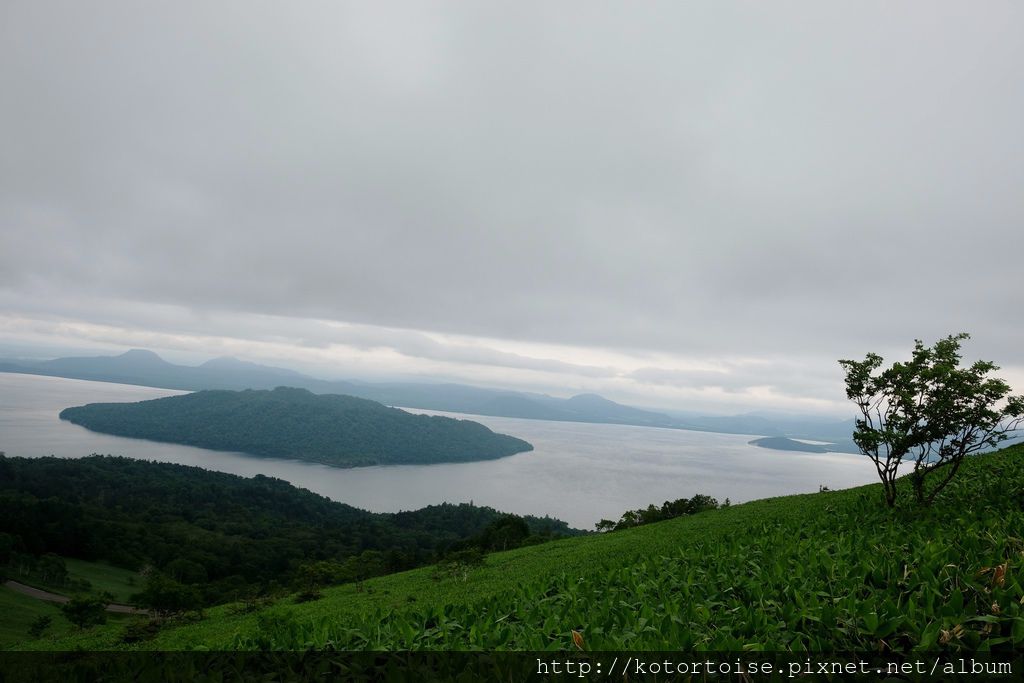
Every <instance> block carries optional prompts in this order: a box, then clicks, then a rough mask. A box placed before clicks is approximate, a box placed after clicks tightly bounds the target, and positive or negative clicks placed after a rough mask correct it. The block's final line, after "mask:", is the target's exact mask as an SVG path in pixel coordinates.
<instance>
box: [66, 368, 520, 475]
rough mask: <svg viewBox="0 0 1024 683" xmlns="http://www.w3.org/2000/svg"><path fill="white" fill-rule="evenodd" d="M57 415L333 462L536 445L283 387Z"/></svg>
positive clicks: (463, 424)
mask: <svg viewBox="0 0 1024 683" xmlns="http://www.w3.org/2000/svg"><path fill="white" fill-rule="evenodd" d="M60 417H61V419H62V420H68V421H70V422H74V423H75V424H79V425H82V426H83V427H87V428H89V429H92V430H93V431H97V432H103V433H106V434H117V435H118V436H130V437H136V438H142V439H150V440H153V441H167V442H171V443H180V444H187V445H190V446H199V447H202V448H209V449H214V450H227V451H241V452H243V453H250V454H252V455H262V456H271V457H278V458H295V459H297V460H308V461H313V462H320V463H323V464H325V465H333V466H336V467H359V466H364V465H388V464H403V463H404V464H428V463H437V462H468V461H474V460H489V459H494V458H501V457H504V456H507V455H512V454H514V453H520V452H523V451H529V450H532V449H533V447H532V446H531V445H530V444H528V443H527V442H525V441H523V440H521V439H517V438H515V437H512V436H507V435H504V434H495V433H494V432H492V431H491V430H490V429H488V428H487V427H485V426H483V425H482V424H479V423H477V422H471V421H469V420H456V419H452V418H449V417H439V416H429V415H413V414H410V413H407V412H405V411H403V410H399V409H397V408H388V407H386V406H384V405H381V404H380V403H376V402H374V401H368V400H366V399H361V398H355V397H353V396H341V395H337V394H327V395H317V394H313V393H311V392H309V391H306V390H305V389H292V388H286V387H278V388H277V389H274V390H273V391H254V390H246V391H198V392H195V393H192V394H185V395H183V396H170V397H167V398H160V399H155V400H151V401H141V402H138V403H91V404H89V405H86V406H79V407H76V408H67V409H66V410H63V411H62V412H61V413H60Z"/></svg>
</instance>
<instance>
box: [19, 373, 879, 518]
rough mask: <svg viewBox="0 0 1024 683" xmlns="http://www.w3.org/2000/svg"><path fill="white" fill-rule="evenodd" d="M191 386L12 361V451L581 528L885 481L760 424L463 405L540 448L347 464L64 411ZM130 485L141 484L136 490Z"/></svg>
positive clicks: (861, 465)
mask: <svg viewBox="0 0 1024 683" xmlns="http://www.w3.org/2000/svg"><path fill="white" fill-rule="evenodd" d="M179 393H182V392H178V391H171V390H167V389H153V388H149V387H136V386H128V385H122V384H110V383H104V382H87V381H82V380H73V379H62V378H55V377H41V376H34V375H19V374H11V373H0V451H5V452H6V453H7V454H8V455H11V456H25V457H38V456H45V455H57V456H60V457H70V458H75V457H82V456H85V455H89V454H91V453H104V454H107V453H109V454H112V455H125V456H129V457H132V458H140V459H144V460H158V461H162V462H174V463H180V464H184V465H198V466H200V467H204V468H207V469H211V470H219V471H221V472H230V473H232V474H239V475H243V476H253V475H255V474H265V475H268V476H272V477H278V478H281V479H284V480H286V481H289V482H291V483H292V484H294V485H296V486H301V487H303V488H307V489H309V490H311V491H315V492H317V493H320V494H322V495H324V496H327V497H329V498H331V499H333V500H336V501H340V502H343V503H348V504H349V505H354V506H356V507H359V508H363V509H367V510H373V511H375V512H396V511H398V510H410V509H415V508H420V507H423V506H426V505H431V504H434V503H441V502H443V501H448V502H452V503H458V502H469V501H470V500H472V501H473V502H475V503H476V504H478V505H489V506H491V507H494V508H497V509H499V510H503V511H507V512H515V513H519V514H533V515H545V514H548V515H551V516H553V517H558V518H560V519H564V520H566V521H567V522H569V523H570V524H571V525H573V526H576V527H579V528H593V525H594V523H595V522H596V521H598V520H599V519H601V518H607V519H618V517H619V516H620V515H621V514H622V513H623V512H624V511H625V510H627V509H632V508H638V507H646V506H647V505H648V504H649V503H655V504H657V505H660V504H661V503H662V502H664V501H666V500H675V499H677V498H683V497H687V498H689V497H691V496H693V495H694V494H696V493H704V494H708V495H711V496H714V497H715V498H718V499H719V500H720V501H721V500H724V499H725V498H726V497H728V498H730V499H732V501H733V502H734V503H735V502H742V501H746V500H752V499H756V498H768V497H771V496H779V495H785V494H790V493H808V492H814V491H817V490H818V487H819V485H822V484H823V485H825V486H828V487H829V488H833V489H836V488H845V487H849V486H855V485H859V484H866V483H870V482H873V481H875V477H876V475H875V472H874V468H873V467H872V465H871V462H870V461H869V460H868V459H866V458H863V457H859V456H854V455H843V454H837V453H828V454H814V453H797V452H790V451H775V450H769V449H766V448H760V447H757V446H751V445H749V444H748V443H747V441H749V440H750V439H751V438H754V437H751V436H741V435H735V434H713V433H707V432H692V431H685V430H676V429H658V428H652V427H630V426H624V425H603V424H584V423H577V422H546V421H540V420H522V419H517V418H503V417H486V416H476V415H459V414H456V413H437V412H434V411H420V410H417V411H414V412H424V413H430V414H438V415H452V416H453V417H463V418H468V419H473V420H476V421H477V422H481V423H483V424H485V425H487V426H488V427H490V428H491V429H493V430H495V431H498V432H502V433H505V434H511V435H513V436H517V437H520V438H522V439H526V440H527V441H529V442H530V443H532V444H533V445H534V450H533V451H531V452H529V453H521V454H519V455H513V456H511V457H507V458H501V459H499V460H488V461H483V462H474V463H456V464H443V465H398V466H388V467H363V468H356V469H338V468H333V467H327V466H325V465H317V464H309V463H302V462H297V461H294V460H284V459H276V458H257V457H252V456H247V455H242V454H240V453H226V452H221V451H210V450H206V449H202V448H192V447H189V446H178V445H174V444H164V443H156V442H152V441H143V440H140V439H127V438H122V437H117V436H107V435H105V434H97V433H95V432H90V431H89V430H87V429H85V428H84V427H79V426H77V425H73V424H71V423H69V422H63V421H61V420H60V419H58V417H57V414H58V413H59V412H60V411H61V410H63V409H64V408H67V407H69V406H75V405H82V404H84V403H95V402H109V401H141V400H145V399H150V398H159V397H161V396H171V395H174V394H179ZM125 495H131V492H130V491H126V492H125Z"/></svg>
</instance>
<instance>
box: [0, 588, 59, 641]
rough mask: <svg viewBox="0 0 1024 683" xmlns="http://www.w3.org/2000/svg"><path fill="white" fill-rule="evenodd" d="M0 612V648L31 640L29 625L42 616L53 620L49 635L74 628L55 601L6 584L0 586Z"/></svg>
mask: <svg viewBox="0 0 1024 683" xmlns="http://www.w3.org/2000/svg"><path fill="white" fill-rule="evenodd" d="M0 614H3V618H2V619H0V648H9V647H11V646H13V645H15V644H16V643H18V642H20V641H23V640H30V637H29V635H28V629H29V626H31V625H32V622H34V621H35V620H36V619H38V618H39V617H42V616H48V617H50V618H51V619H52V620H53V622H52V624H51V625H50V628H49V630H48V631H47V633H48V634H49V635H64V634H66V633H67V632H68V631H70V630H71V629H72V628H74V627H73V626H72V625H71V622H69V621H68V620H67V619H65V618H64V615H63V614H61V611H60V608H59V607H57V605H55V604H54V603H52V602H44V601H42V600H36V599H35V598H30V597H29V596H27V595H22V594H21V593H18V592H16V591H13V590H11V589H10V588H8V587H6V586H0Z"/></svg>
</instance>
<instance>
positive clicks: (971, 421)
mask: <svg viewBox="0 0 1024 683" xmlns="http://www.w3.org/2000/svg"><path fill="white" fill-rule="evenodd" d="M969 338H970V335H968V334H966V333H961V334H958V335H951V336H949V337H946V338H945V339H941V340H939V341H938V342H936V343H935V344H934V345H933V346H931V347H926V346H925V345H924V344H923V343H922V342H921V341H920V340H917V341H916V342H915V343H914V351H913V354H912V356H911V360H910V361H908V362H905V363H902V362H897V363H893V364H892V366H890V367H889V368H886V369H884V370H881V371H879V369H880V368H881V367H882V363H883V359H882V357H881V356H879V355H878V354H875V353H869V354H868V355H867V356H866V357H865V359H864V360H863V361H853V360H841V361H839V364H840V365H841V366H842V367H843V369H844V370H845V371H846V395H847V398H849V399H850V400H852V401H853V402H855V403H856V404H857V407H858V408H859V409H860V412H861V417H860V418H858V420H857V426H856V429H855V431H854V434H853V439H854V442H855V443H856V444H857V446H858V447H859V448H860V449H861V451H862V452H863V453H864V454H866V455H868V456H869V457H870V458H871V460H872V461H873V462H874V464H875V468H876V470H877V471H878V476H879V479H880V480H881V481H882V487H883V493H884V496H885V501H886V503H887V504H888V505H889V506H890V507H891V506H893V505H894V504H895V502H896V494H897V487H896V484H895V482H896V478H897V476H898V474H899V468H900V466H901V465H902V464H903V463H904V462H905V461H911V462H913V465H914V469H913V474H912V476H911V481H912V483H913V490H914V494H915V497H916V498H917V500H918V502H919V503H925V504H930V503H932V502H933V501H934V500H935V498H936V496H938V494H939V492H940V491H942V489H943V488H944V487H945V486H946V485H947V484H948V483H949V482H950V481H951V480H952V478H953V477H954V476H955V475H956V473H957V470H958V469H959V468H960V465H961V463H962V462H963V460H964V458H965V457H967V456H969V455H971V454H973V453H977V452H979V451H983V450H989V449H992V448H995V447H996V446H998V445H999V444H1000V443H1001V442H1002V441H1004V440H1005V439H1006V438H1007V433H1008V432H1010V431H1013V430H1014V429H1015V428H1016V427H1017V426H1018V425H1020V424H1021V423H1022V421H1024V396H1008V395H1009V393H1010V385H1009V384H1007V383H1006V382H1005V381H1003V380H1001V379H998V378H992V377H989V376H988V375H989V373H991V372H993V371H995V370H998V369H999V368H998V366H996V365H995V364H994V363H992V362H991V361H977V362H975V363H974V364H972V365H970V366H969V367H961V366H960V361H961V358H962V356H961V354H960V344H961V342H962V341H964V340H965V339H969ZM933 473H936V474H937V475H938V476H936V477H935V479H936V482H935V483H934V484H933V485H931V486H929V485H928V480H929V475H931V474H933Z"/></svg>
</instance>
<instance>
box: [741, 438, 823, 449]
mask: <svg viewBox="0 0 1024 683" xmlns="http://www.w3.org/2000/svg"><path fill="white" fill-rule="evenodd" d="M747 443H749V444H750V445H752V446H760V447H761V448H772V449H774V450H778V451H799V452H801V453H830V452H833V451H835V450H837V448H836V444H817V443H806V442H804V441H797V440H796V439H790V438H788V437H785V436H765V437H762V438H760V439H753V440H752V441H748V442H747ZM830 446H831V448H829V447H830Z"/></svg>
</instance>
